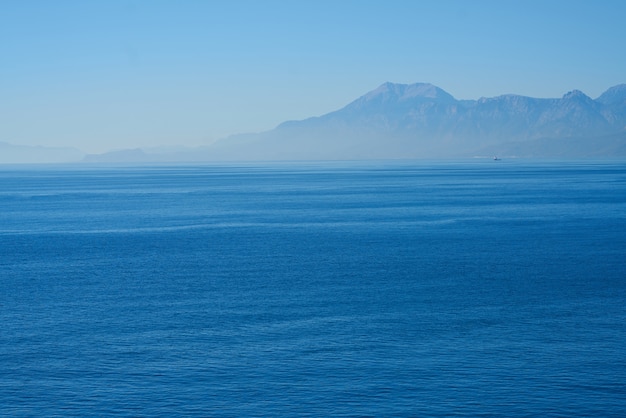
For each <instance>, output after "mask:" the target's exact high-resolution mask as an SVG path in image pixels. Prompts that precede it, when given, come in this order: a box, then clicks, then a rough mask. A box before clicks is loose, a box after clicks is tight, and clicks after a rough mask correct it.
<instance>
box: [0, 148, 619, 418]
mask: <svg viewBox="0 0 626 418" xmlns="http://www.w3.org/2000/svg"><path fill="white" fill-rule="evenodd" d="M113 415H115V416H132V417H152V416H198V417H296V416H305V417H422V416H485V417H487V416H514V417H522V416H534V417H536V416H541V417H573V416H581V417H583V416H584V417H592V416H593V417H610V416H614V417H623V416H625V415H626V162H624V161H611V160H608V161H595V160H587V161H558V160H522V159H502V160H500V161H492V160H487V159H469V160H445V161H369V162H319V163H317V162H306V163H304V162H285V163H273V164H270V163H258V164H257V163H246V164H243V163H241V164H235V163H233V164H206V165H160V166H150V165H141V166H123V165H117V166H116V165H80V164H77V165H31V166H17V165H15V166H11V165H5V166H0V416H12V417H13V416H15V417H32V416H45V417H61V416H62V417H72V416H74V417H79V416H80V417H84V416H113Z"/></svg>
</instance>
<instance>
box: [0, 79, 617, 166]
mask: <svg viewBox="0 0 626 418" xmlns="http://www.w3.org/2000/svg"><path fill="white" fill-rule="evenodd" d="M303 100H305V99H303ZM0 151H1V153H0V162H35V161H40V162H59V161H61V160H63V158H66V160H67V161H76V160H77V159H79V158H82V157H83V156H80V157H78V155H79V152H78V151H77V150H74V149H60V148H49V149H44V148H41V147H21V146H12V145H10V144H6V143H0ZM46 155H49V158H47V160H46ZM494 155H497V156H501V157H573V158H582V157H626V84H620V85H617V86H614V87H611V88H609V89H608V90H607V91H605V92H604V93H603V94H602V95H600V96H599V97H597V98H596V99H592V98H590V97H589V96H587V95H585V94H584V93H582V92H581V91H579V90H573V91H570V92H568V93H567V94H565V95H564V96H563V97H561V98H533V97H527V96H520V95H514V94H507V95H502V96H497V97H491V98H485V97H483V98H480V99H478V100H458V99H456V98H454V97H453V96H452V95H451V94H449V93H447V92H446V91H444V90H442V89H441V88H439V87H437V86H434V85H432V84H428V83H416V84H396V83H384V84H382V85H381V86H379V87H378V88H376V89H374V90H372V91H370V92H369V93H366V94H365V95H363V96H361V97H359V98H357V99H356V100H354V101H352V102H351V103H349V104H348V105H346V106H345V107H343V108H341V109H339V110H336V111H333V112H330V113H327V114H324V115H322V116H317V117H311V118H308V119H304V120H298V121H287V122H284V123H282V124H280V125H278V126H277V127H276V128H275V129H272V130H270V131H266V132H261V133H249V134H240V135H233V136H230V137H228V138H225V139H222V140H219V141H217V142H215V143H214V144H211V145H208V146H203V147H197V148H182V147H179V148H176V149H160V150H159V149H152V150H150V149H129V150H117V151H114V152H110V153H105V154H92V155H86V156H84V158H83V160H82V161H84V162H125V163H129V162H185V161H188V162H202V161H219V160H222V161H227V160H230V161H246V160H248V161H249V160H259V161H262V160H329V159H330V160H343V159H346V160H355V159H357V160H358V159H409V158H449V157H491V156H494ZM64 156H66V157H64ZM16 159H17V160H16Z"/></svg>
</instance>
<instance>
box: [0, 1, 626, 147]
mask: <svg viewBox="0 0 626 418" xmlns="http://www.w3.org/2000/svg"><path fill="white" fill-rule="evenodd" d="M624 22H626V2H624V1H621V0H615V1H602V0H598V1H576V0H568V1H556V0H552V1H550V0H542V1H534V0H521V1H506V0H499V1H481V0H474V1H469V0H467V1H453V0H433V1H417V0H413V1H394V0H386V1H367V0H359V1H351V0H334V1H326V0H301V1H295V0H294V1H287V0H284V1H270V0H268V1H262V0H257V1H238V0H229V1H209V0H203V1H200V0H198V1H193V0H168V1H164V0H144V1H132V0H102V1H96V0H91V1H83V0H73V1H69V0H54V1H49V0H41V1H33V0H4V1H1V2H0V141H2V142H10V143H13V144H21V145H43V146H73V147H78V148H80V149H82V150H84V151H87V152H102V151H106V150H109V149H116V148H129V147H138V146H141V147H149V146H163V145H188V146H194V145H200V144H205V143H210V142H211V141H213V140H215V139H218V138H221V137H225V136H228V135H229V134H234V133H241V132H257V131H263V130H268V129H272V128H273V127H275V126H276V125H277V124H279V123H280V122H283V121H285V120H292V119H303V118H306V117H309V116H316V115H320V114H323V113H327V112H329V111H332V110H336V109H338V108H341V107H343V106H344V105H346V104H347V103H349V102H350V101H352V100H353V99H356V98H357V97H358V96H360V95H362V94H365V93H366V92H367V91H369V90H372V89H374V88H376V87H377V86H378V85H380V84H382V83H383V82H385V81H392V82H399V83H413V82H430V83H433V84H435V85H437V86H439V87H441V88H443V89H444V90H446V91H448V92H449V93H450V94H452V95H453V96H455V97H456V98H459V99H477V98H479V97H481V96H487V97H490V96H497V95H500V94H506V93H515V94H522V95H527V96H535V97H560V96H562V95H563V94H565V93H566V92H567V91H569V90H572V89H580V90H582V91H583V92H585V93H586V94H588V95H589V96H591V97H593V98H595V97H597V96H598V95H600V94H601V93H602V92H603V91H604V90H606V89H607V88H609V87H611V86H613V85H616V84H620V83H626V54H625V53H624V41H625V40H626V25H625V24H624Z"/></svg>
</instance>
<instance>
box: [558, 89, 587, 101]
mask: <svg viewBox="0 0 626 418" xmlns="http://www.w3.org/2000/svg"><path fill="white" fill-rule="evenodd" d="M563 99H566V100H568V99H569V100H572V99H577V100H581V99H582V100H591V98H590V97H589V96H587V95H586V94H585V93H583V92H582V91H580V90H572V91H570V92H567V93H565V94H564V95H563Z"/></svg>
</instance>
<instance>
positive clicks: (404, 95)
mask: <svg viewBox="0 0 626 418" xmlns="http://www.w3.org/2000/svg"><path fill="white" fill-rule="evenodd" d="M420 98H421V99H433V100H440V101H446V102H448V101H455V99H454V97H452V95H450V94H449V93H447V92H445V91H444V90H442V89H440V88H439V87H437V86H434V85H432V84H430V83H414V84H398V83H391V82H386V83H383V84H381V85H380V86H379V87H378V88H376V89H375V90H372V91H370V92H369V93H367V94H366V95H365V96H363V97H362V98H361V99H363V100H364V101H372V100H382V101H390V100H391V101H405V100H412V99H420Z"/></svg>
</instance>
